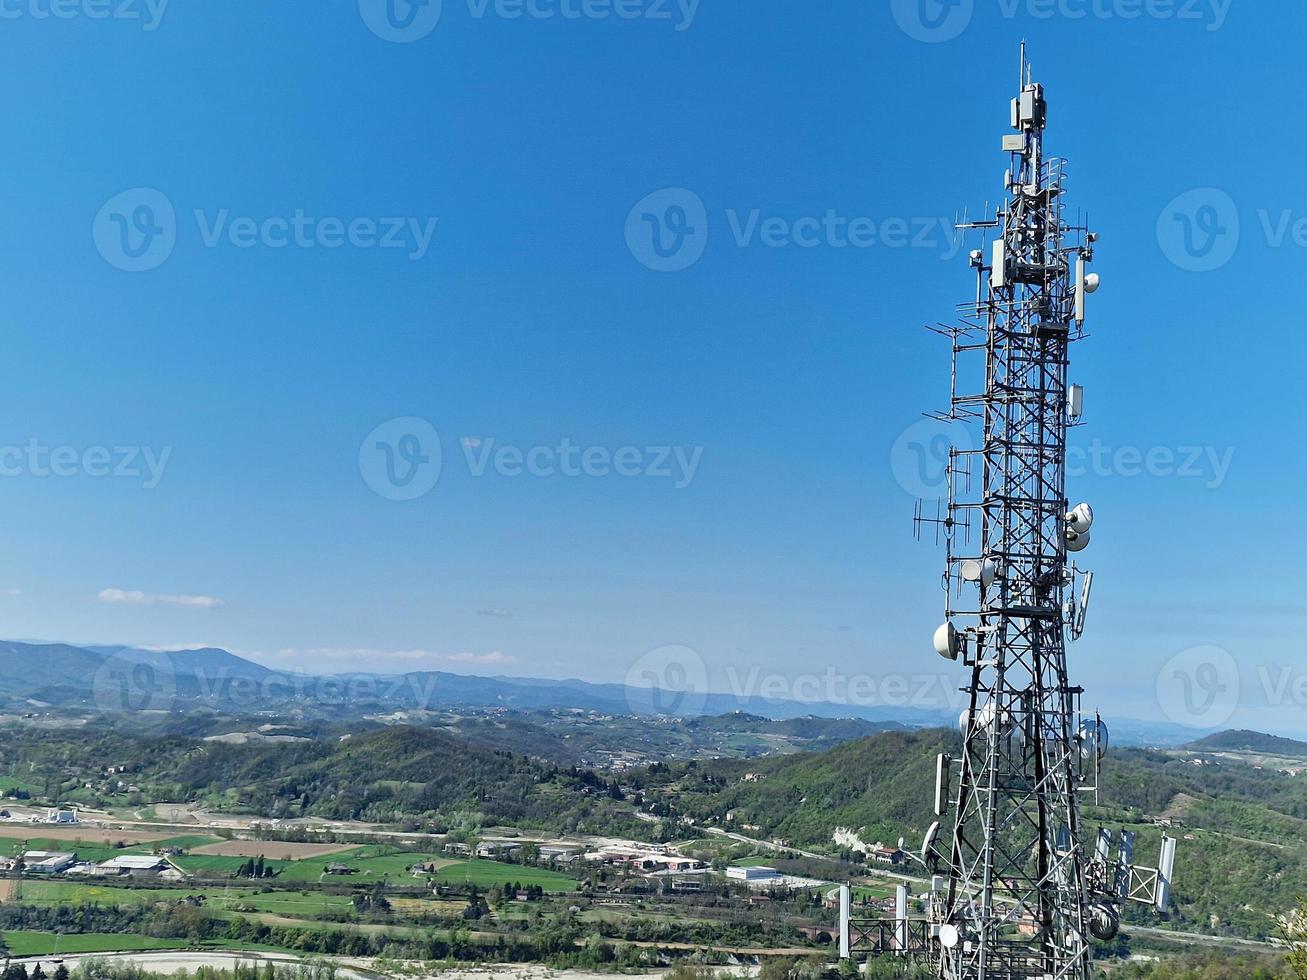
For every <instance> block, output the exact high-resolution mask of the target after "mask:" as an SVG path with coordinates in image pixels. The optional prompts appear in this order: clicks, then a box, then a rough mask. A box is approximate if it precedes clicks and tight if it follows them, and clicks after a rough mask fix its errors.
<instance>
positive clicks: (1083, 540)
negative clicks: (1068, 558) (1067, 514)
mask: <svg viewBox="0 0 1307 980" xmlns="http://www.w3.org/2000/svg"><path fill="white" fill-rule="evenodd" d="M1088 547H1089V532H1088V531H1073V530H1072V529H1071V527H1070V526H1069V525H1068V527H1067V529H1066V550H1067V551H1070V552H1079V551H1084V550H1085V549H1086V548H1088Z"/></svg>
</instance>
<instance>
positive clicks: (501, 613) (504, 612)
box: [477, 609, 513, 619]
mask: <svg viewBox="0 0 1307 980" xmlns="http://www.w3.org/2000/svg"><path fill="white" fill-rule="evenodd" d="M477 615H478V616H489V617H490V618H491V619H512V618H513V610H511V609H478V610H477Z"/></svg>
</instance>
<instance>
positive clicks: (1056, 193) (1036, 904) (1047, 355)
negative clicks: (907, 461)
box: [840, 45, 1175, 980]
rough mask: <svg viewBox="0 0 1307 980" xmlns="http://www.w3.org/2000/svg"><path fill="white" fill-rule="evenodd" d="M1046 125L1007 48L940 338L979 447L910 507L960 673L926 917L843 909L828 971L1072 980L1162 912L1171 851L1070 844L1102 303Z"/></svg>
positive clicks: (931, 849)
mask: <svg viewBox="0 0 1307 980" xmlns="http://www.w3.org/2000/svg"><path fill="white" fill-rule="evenodd" d="M1047 118H1048V103H1047V101H1046V100H1045V98H1044V90H1043V87H1042V86H1040V85H1038V84H1035V83H1034V82H1033V81H1032V80H1031V78H1030V70H1029V67H1028V66H1027V64H1026V56H1025V46H1024V45H1022V49H1021V79H1020V86H1019V92H1018V95H1017V98H1015V99H1014V100H1012V112H1011V123H1012V130H1013V132H1012V133H1011V134H1009V135H1005V136H1004V137H1003V150H1004V152H1006V153H1008V154H1009V160H1010V166H1009V168H1008V171H1007V174H1006V178H1005V181H1004V188H1005V196H1004V199H1003V202H1002V203H1001V204H1000V205H999V206H998V208H997V209H996V212H995V216H994V217H993V218H987V219H986V220H982V221H976V222H963V223H962V224H961V225H959V228H961V229H969V230H979V231H980V234H981V235H982V236H985V238H986V245H985V247H984V248H981V249H978V250H976V251H973V252H972V253H971V266H972V268H973V269H975V271H976V276H977V284H976V296H975V300H974V301H973V302H968V303H965V304H963V305H962V306H961V307H960V308H959V316H960V323H959V324H958V325H955V326H949V327H941V328H939V332H940V333H943V334H944V335H945V336H947V337H949V338H950V339H951V341H952V346H953V372H952V400H951V407H950V410H949V411H948V412H947V413H944V414H943V415H940V416H937V417H938V418H942V419H945V420H948V421H953V422H958V423H961V424H963V425H966V426H968V427H969V428H970V429H971V431H972V433H973V436H974V437H973V438H972V440H971V445H977V444H978V445H979V447H980V448H978V449H971V448H966V449H962V448H954V449H952V450H950V453H949V466H948V474H947V475H948V503H947V510H946V511H944V512H942V513H941V512H940V511H937V512H936V514H935V516H934V517H926V516H924V515H923V513H922V509H921V505H920V504H918V509H917V526H918V530H920V528H921V526H922V525H923V524H933V525H935V526H936V529H937V531H938V532H939V533H940V534H941V535H942V537H943V538H944V540H945V542H946V545H947V570H946V572H945V574H944V579H943V582H944V590H945V597H946V598H945V614H946V619H945V622H944V625H942V626H941V627H940V628H939V629H938V630H937V631H936V632H935V649H936V650H937V651H938V652H939V653H940V654H941V655H942V656H944V657H945V658H947V659H948V660H950V661H957V660H959V659H960V660H961V661H962V663H963V664H964V665H965V666H966V667H968V668H970V678H969V681H968V683H967V685H966V686H965V687H964V688H963V691H964V692H965V694H966V695H967V708H966V710H965V711H963V713H962V717H961V719H960V720H959V727H960V728H961V733H962V748H961V750H960V752H959V753H958V755H957V757H956V758H953V757H951V756H948V755H941V756H940V757H939V759H938V763H937V767H936V780H935V784H936V789H935V814H936V816H937V817H938V818H939V819H937V820H936V821H935V823H934V824H932V825H931V828H930V830H928V831H927V833H926V839H925V841H924V843H923V844H922V848H921V852H920V856H919V858H918V860H919V862H920V863H921V864H922V865H924V866H925V868H926V869H927V870H928V871H929V872H931V874H932V875H933V879H932V882H931V887H930V890H929V893H928V895H927V896H926V917H925V918H924V919H921V918H913V917H912V916H911V914H910V912H909V896H908V894H907V888H906V887H905V886H900V888H899V892H898V895H897V897H896V900H895V911H894V914H893V916H892V917H888V916H883V917H878V918H873V919H856V918H854V917H853V915H852V911H851V908H850V902H849V891H848V889H845V890H844V891H843V900H842V905H841V915H840V936H841V955H842V956H853V955H857V954H858V953H867V954H870V955H878V956H880V955H893V956H902V957H911V958H915V959H925V960H928V961H929V962H930V963H932V964H933V965H934V967H935V969H936V972H937V975H938V976H939V977H941V978H943V980H1008V978H1039V980H1088V978H1090V977H1092V976H1093V970H1092V967H1091V965H1090V947H1091V944H1092V941H1093V940H1094V939H1098V940H1110V939H1112V938H1113V937H1114V936H1115V935H1116V934H1117V931H1118V930H1119V928H1120V919H1121V912H1120V908H1121V905H1122V904H1123V903H1125V902H1139V903H1144V904H1149V905H1153V906H1154V907H1156V909H1157V910H1158V911H1159V912H1165V911H1166V909H1167V907H1168V904H1169V901H1170V890H1171V871H1172V866H1173V863H1174V859H1175V841H1174V840H1173V839H1170V838H1167V837H1165V836H1164V837H1163V838H1162V845H1161V852H1160V855H1159V859H1158V866H1157V868H1155V869H1154V868H1139V867H1135V864H1134V843H1135V837H1134V834H1133V833H1131V832H1128V831H1122V832H1121V833H1120V835H1119V838H1118V837H1117V836H1114V835H1113V834H1112V833H1111V832H1110V831H1107V830H1103V829H1099V830H1098V832H1097V834H1096V835H1086V834H1084V832H1083V830H1082V827H1081V822H1080V806H1079V802H1078V799H1079V795H1080V794H1081V793H1096V792H1097V789H1098V775H1099V766H1100V763H1101V761H1102V758H1103V755H1104V753H1105V752H1106V750H1107V742H1108V733H1107V728H1106V726H1105V725H1104V724H1103V722H1102V720H1101V719H1099V718H1098V717H1097V715H1094V716H1092V717H1089V718H1085V719H1083V720H1082V716H1081V712H1080V696H1081V694H1082V691H1081V689H1080V688H1078V687H1073V686H1072V685H1071V682H1070V680H1069V679H1068V676H1067V656H1066V642H1065V641H1066V639H1067V638H1068V637H1069V638H1070V639H1072V640H1075V639H1077V638H1079V636H1080V635H1081V633H1082V632H1083V630H1084V622H1085V612H1086V609H1087V606H1088V603H1089V593H1090V587H1091V585H1092V584H1093V573H1092V572H1084V571H1082V570H1080V569H1079V568H1077V567H1076V566H1075V565H1074V564H1073V562H1072V560H1071V556H1073V555H1075V554H1076V553H1078V552H1081V551H1083V550H1084V549H1085V548H1086V547H1087V546H1088V544H1089V538H1090V529H1091V527H1092V525H1093V522H1094V515H1093V511H1092V510H1091V509H1090V507H1089V505H1088V504H1078V505H1076V506H1075V507H1071V506H1070V505H1069V501H1068V499H1067V492H1066V443H1067V432H1068V430H1069V429H1070V428H1071V427H1072V426H1074V425H1076V424H1077V422H1078V420H1079V419H1080V416H1081V411H1082V408H1083V392H1082V390H1081V388H1080V387H1079V386H1077V385H1072V384H1070V383H1069V381H1068V369H1069V351H1070V346H1071V344H1072V343H1073V342H1075V341H1077V340H1080V339H1081V338H1082V337H1083V336H1084V323H1085V304H1086V297H1087V296H1088V295H1089V294H1091V293H1093V292H1095V291H1096V290H1097V289H1098V286H1099V279H1098V276H1097V275H1095V274H1092V273H1088V272H1087V271H1086V266H1087V265H1088V264H1089V263H1090V262H1091V261H1092V260H1093V246H1094V242H1095V241H1096V240H1097V236H1096V235H1095V234H1093V233H1092V232H1090V231H1089V230H1088V227H1087V225H1086V223H1085V222H1084V221H1083V220H1081V219H1080V218H1078V217H1077V218H1076V219H1075V220H1074V222H1072V221H1070V220H1068V216H1067V213H1066V211H1067V209H1066V203H1065V200H1064V197H1065V194H1066V184H1067V168H1066V163H1065V161H1064V160H1061V159H1059V158H1056V157H1046V156H1045V154H1044V127H1045V123H1046V122H1047ZM1090 838H1092V840H1093V846H1092V849H1090V850H1087V849H1086V846H1085V845H1086V841H1087V840H1088V839H1090ZM1113 850H1115V851H1116V853H1115V854H1113V853H1112V852H1113Z"/></svg>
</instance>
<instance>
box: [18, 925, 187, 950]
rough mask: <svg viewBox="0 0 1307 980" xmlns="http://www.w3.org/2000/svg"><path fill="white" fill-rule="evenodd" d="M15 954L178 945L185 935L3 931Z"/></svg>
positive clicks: (167, 947) (158, 947)
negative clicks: (165, 936)
mask: <svg viewBox="0 0 1307 980" xmlns="http://www.w3.org/2000/svg"><path fill="white" fill-rule="evenodd" d="M0 936H3V938H4V941H5V945H6V946H8V947H9V953H10V955H12V956H45V955H48V954H50V953H111V952H114V951H116V950H132V949H178V948H179V947H183V946H185V941H184V940H181V939H154V938H152V937H150V936H137V935H134V934H132V933H129V932H123V933H104V932H86V933H80V934H55V933H53V932H24V931H17V930H15V931H10V932H4V933H0Z"/></svg>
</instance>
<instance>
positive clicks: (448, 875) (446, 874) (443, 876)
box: [436, 858, 579, 892]
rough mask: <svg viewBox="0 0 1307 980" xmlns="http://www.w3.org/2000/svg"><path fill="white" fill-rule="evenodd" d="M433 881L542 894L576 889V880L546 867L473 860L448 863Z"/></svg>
mask: <svg viewBox="0 0 1307 980" xmlns="http://www.w3.org/2000/svg"><path fill="white" fill-rule="evenodd" d="M436 880H437V881H444V882H449V883H451V884H453V883H462V882H470V883H472V884H474V885H479V886H481V887H485V888H488V887H490V886H491V885H507V884H519V885H522V886H523V887H525V886H527V885H539V886H540V887H541V888H543V889H544V890H545V891H551V892H571V891H576V889H577V888H578V887H579V885H578V883H577V881H576V879H574V878H569V877H568V876H567V875H565V874H560V873H559V872H557V871H550V870H549V869H548V868H532V867H525V866H523V865H518V864H502V863H500V862H498V861H484V860H481V859H479V858H473V859H472V860H470V861H457V862H454V863H451V864H447V865H445V866H444V867H442V868H441V869H440V870H439V871H437V872H436Z"/></svg>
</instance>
